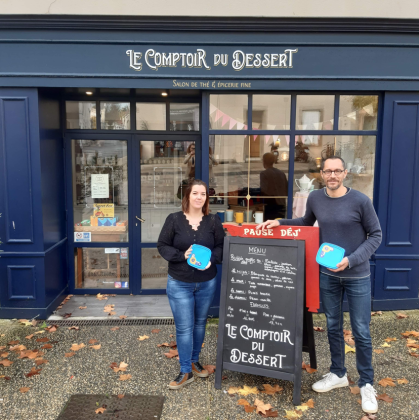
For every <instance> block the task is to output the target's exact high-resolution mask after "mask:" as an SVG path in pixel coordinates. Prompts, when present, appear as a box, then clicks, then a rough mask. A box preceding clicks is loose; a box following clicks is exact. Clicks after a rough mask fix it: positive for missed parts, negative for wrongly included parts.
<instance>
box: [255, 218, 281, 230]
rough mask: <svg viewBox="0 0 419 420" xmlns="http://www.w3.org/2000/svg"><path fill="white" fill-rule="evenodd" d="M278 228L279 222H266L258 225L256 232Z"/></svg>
mask: <svg viewBox="0 0 419 420" xmlns="http://www.w3.org/2000/svg"><path fill="white" fill-rule="evenodd" d="M278 226H279V220H267V221H266V222H263V223H261V224H260V225H257V226H256V230H261V229H262V230H265V229H272V228H274V227H278Z"/></svg>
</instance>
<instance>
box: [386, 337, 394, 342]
mask: <svg viewBox="0 0 419 420" xmlns="http://www.w3.org/2000/svg"><path fill="white" fill-rule="evenodd" d="M384 341H386V342H387V343H390V342H391V341H397V338H390V337H388V338H386V339H385V340H384Z"/></svg>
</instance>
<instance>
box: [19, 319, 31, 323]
mask: <svg viewBox="0 0 419 420" xmlns="http://www.w3.org/2000/svg"><path fill="white" fill-rule="evenodd" d="M18 321H19V322H20V323H21V324H24V323H25V322H29V320H27V319H18Z"/></svg>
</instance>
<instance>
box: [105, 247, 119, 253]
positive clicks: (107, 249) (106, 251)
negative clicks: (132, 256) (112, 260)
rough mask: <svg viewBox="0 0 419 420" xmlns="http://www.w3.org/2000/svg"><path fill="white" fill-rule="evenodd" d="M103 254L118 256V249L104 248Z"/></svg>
mask: <svg viewBox="0 0 419 420" xmlns="http://www.w3.org/2000/svg"><path fill="white" fill-rule="evenodd" d="M105 254H119V248H105Z"/></svg>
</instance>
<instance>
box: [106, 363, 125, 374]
mask: <svg viewBox="0 0 419 420" xmlns="http://www.w3.org/2000/svg"><path fill="white" fill-rule="evenodd" d="M110 367H111V369H112V370H113V371H114V372H126V370H127V367H128V363H125V362H120V363H119V366H118V363H115V362H113V363H112V364H111V366H110Z"/></svg>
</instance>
